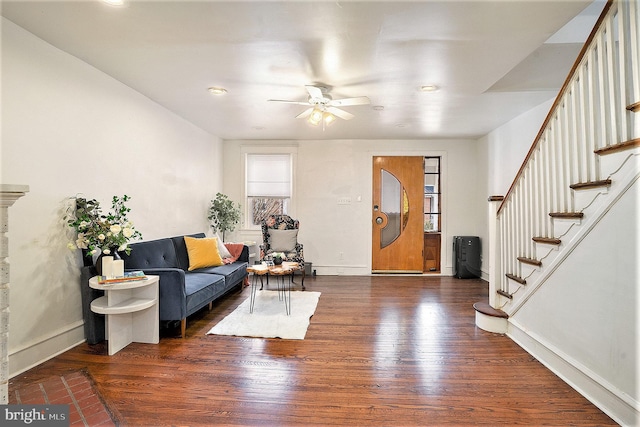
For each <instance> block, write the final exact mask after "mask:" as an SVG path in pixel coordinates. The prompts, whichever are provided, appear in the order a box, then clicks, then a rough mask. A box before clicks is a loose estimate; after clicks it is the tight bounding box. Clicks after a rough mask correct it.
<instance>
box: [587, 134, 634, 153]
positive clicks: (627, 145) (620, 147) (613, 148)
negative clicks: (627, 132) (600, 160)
mask: <svg viewBox="0 0 640 427" xmlns="http://www.w3.org/2000/svg"><path fill="white" fill-rule="evenodd" d="M635 147H640V138H636V139H631V140H629V141H626V142H622V143H620V144H615V145H610V146H608V147H603V148H598V149H597V150H595V151H594V153H596V154H598V155H600V156H604V155H607V154H613V153H617V152H619V151H624V150H630V149H632V148H635Z"/></svg>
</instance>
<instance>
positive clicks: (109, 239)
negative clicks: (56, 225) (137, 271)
mask: <svg viewBox="0 0 640 427" xmlns="http://www.w3.org/2000/svg"><path fill="white" fill-rule="evenodd" d="M75 200H76V203H75V209H74V210H73V211H71V209H70V211H69V212H67V215H66V216H65V221H66V222H67V224H68V225H69V227H71V228H73V229H74V230H75V231H76V232H77V238H76V240H75V242H69V244H68V247H69V249H72V250H75V249H83V250H85V251H86V255H87V256H93V255H100V257H105V256H109V257H112V258H111V259H109V258H107V261H106V263H105V264H107V265H108V266H109V267H110V271H108V274H109V275H111V274H112V271H113V270H114V268H115V273H118V272H119V271H120V269H122V270H123V272H124V262H123V261H122V260H121V259H120V256H119V254H118V252H125V253H126V254H127V255H128V254H130V253H131V248H129V245H128V244H129V241H131V240H134V239H142V233H140V232H139V231H137V230H136V229H135V228H134V226H133V223H132V222H131V221H129V219H128V218H127V214H128V213H129V212H130V211H131V209H130V208H128V207H127V205H126V202H128V201H129V200H131V197H129V196H127V195H126V194H125V195H124V196H122V197H118V196H113V199H112V200H111V211H109V212H108V213H106V214H104V213H102V208H101V207H100V202H98V201H96V200H95V199H89V200H88V199H85V198H84V197H76V199H75ZM96 269H97V270H98V274H99V275H101V276H102V275H103V271H102V259H101V258H99V259H97V260H96Z"/></svg>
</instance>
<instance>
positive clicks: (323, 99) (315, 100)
mask: <svg viewBox="0 0 640 427" xmlns="http://www.w3.org/2000/svg"><path fill="white" fill-rule="evenodd" d="M305 88H306V89H307V92H309V99H308V100H307V101H306V102H304V101H287V100H283V99H269V101H270V102H284V103H287V104H296V105H307V106H309V108H307V109H306V110H304V111H303V112H302V113H300V114H298V115H297V116H296V119H307V121H308V122H309V123H311V124H312V125H315V126H317V125H318V124H320V123H321V122H322V125H323V127H324V125H329V124H331V123H333V122H334V121H335V120H336V117H339V118H341V119H343V120H351V119H352V118H354V117H355V116H354V115H353V114H351V113H349V112H348V111H345V110H342V109H340V108H337V107H349V106H352V105H366V104H369V103H370V102H371V101H370V100H369V98H367V97H366V96H358V97H355V98H342V99H333V98H331V95H329V93H328V89H327V88H326V87H324V86H311V85H307V86H305Z"/></svg>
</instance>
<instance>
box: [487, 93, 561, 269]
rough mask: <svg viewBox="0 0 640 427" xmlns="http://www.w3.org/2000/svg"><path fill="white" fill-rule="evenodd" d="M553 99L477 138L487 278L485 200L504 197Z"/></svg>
mask: <svg viewBox="0 0 640 427" xmlns="http://www.w3.org/2000/svg"><path fill="white" fill-rule="evenodd" d="M553 101H554V100H553V99H550V100H549V101H547V102H544V103H542V104H540V105H539V106H537V107H535V108H533V109H531V110H529V111H527V112H526V113H523V114H521V115H519V116H518V117H516V118H514V119H513V120H511V121H509V122H507V123H505V124H504V125H502V126H500V127H499V128H497V129H494V130H493V131H491V132H490V133H489V134H487V135H486V136H484V137H482V138H480V139H479V140H478V143H477V144H478V167H479V176H481V177H483V178H486V181H482V182H480V183H479V184H478V185H479V188H478V200H477V203H479V204H480V206H482V209H484V211H483V212H484V217H483V218H481V219H480V224H479V231H478V235H479V236H480V240H481V241H482V242H483V245H482V258H483V259H482V277H483V278H485V279H486V280H489V262H490V257H489V251H488V249H489V240H488V239H489V234H488V232H489V221H493V220H495V217H494V215H493V214H492V212H493V211H492V210H491V207H490V206H489V202H488V201H487V200H488V199H489V197H491V196H506V194H507V191H509V187H510V186H511V183H512V182H513V180H514V179H515V177H516V174H517V173H518V170H520V166H522V163H523V162H524V159H525V157H526V156H527V153H528V152H529V149H530V148H531V146H532V144H533V141H534V139H535V137H536V135H537V134H538V132H539V131H540V128H541V127H542V123H543V121H544V119H545V118H546V117H547V114H548V113H549V110H550V109H551V106H552V105H553Z"/></svg>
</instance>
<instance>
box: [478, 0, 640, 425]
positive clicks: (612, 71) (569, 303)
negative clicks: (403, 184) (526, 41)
mask: <svg viewBox="0 0 640 427" xmlns="http://www.w3.org/2000/svg"><path fill="white" fill-rule="evenodd" d="M639 25H640V6H639V5H638V1H637V0H623V1H610V2H608V3H607V4H606V6H605V7H604V10H603V12H602V15H601V16H600V18H599V20H598V22H597V24H596V27H595V28H594V30H593V32H592V33H591V35H590V37H589V39H588V40H587V42H586V44H585V46H584V48H583V49H582V51H581V53H580V55H579V57H578V59H577V61H576V63H575V65H574V67H573V69H572V70H571V73H570V75H569V77H568V78H567V80H566V81H565V84H564V85H563V87H562V89H561V90H560V92H559V95H558V97H557V98H556V100H555V102H554V104H553V106H552V108H551V111H550V112H549V114H548V116H547V118H546V119H545V122H544V123H543V125H542V128H541V130H540V132H539V133H538V135H537V137H536V139H535V141H534V143H533V145H532V147H531V149H530V151H529V153H528V154H527V157H526V159H525V161H524V163H523V164H522V166H521V168H520V170H519V172H518V174H517V175H516V178H515V180H514V181H513V184H512V185H511V187H510V189H509V191H508V192H507V194H506V196H505V197H500V196H493V197H491V198H490V199H489V202H490V204H491V205H492V206H493V209H494V212H495V214H496V216H495V223H490V230H489V251H490V266H489V279H490V290H489V304H482V303H478V304H476V306H475V309H476V324H477V325H478V326H479V327H480V328H483V329H486V330H489V331H491V332H498V333H506V334H507V335H508V336H510V337H511V338H512V339H514V340H515V341H516V342H517V343H518V344H520V345H521V346H522V347H524V348H525V349H526V350H527V351H529V352H530V353H532V354H533V355H534V356H536V357H537V358H539V359H540V360H541V361H542V362H543V363H544V364H545V365H547V366H548V367H549V368H550V369H552V370H554V371H555V372H556V373H557V374H558V375H559V376H560V377H561V378H563V379H564V380H565V381H567V382H569V383H570V384H571V385H572V386H573V387H575V388H576V389H578V391H581V392H582V393H583V394H584V395H585V396H586V397H587V398H588V399H590V400H591V401H592V402H593V403H594V404H596V405H597V406H599V407H600V408H601V409H602V410H603V411H605V412H606V413H607V414H609V415H610V416H611V417H612V418H614V420H616V421H617V422H619V423H621V424H623V425H636V424H638V425H640V399H639V393H640V391H638V387H634V386H631V385H630V383H629V381H627V380H626V379H625V375H626V376H627V377H628V376H632V377H634V376H635V377H636V378H638V376H640V363H636V362H637V360H639V359H640V354H638V349H640V342H639V341H640V326H639V325H638V324H637V323H640V322H637V316H636V315H637V311H638V307H637V304H638V302H640V296H638V283H637V280H638V277H637V275H636V276H635V277H634V276H633V274H632V273H627V272H623V273H622V274H620V275H619V276H620V277H622V278H619V277H618V274H617V273H616V271H617V270H616V269H618V270H620V271H622V268H623V267H624V268H627V269H628V268H632V269H633V268H636V267H635V266H637V264H638V259H636V258H635V257H637V253H636V254H633V253H632V254H629V255H628V256H629V257H631V258H629V259H623V260H621V261H620V262H619V264H620V265H618V266H616V265H598V263H594V262H591V263H590V264H587V263H581V262H580V256H583V255H580V254H584V253H591V254H593V253H597V251H598V250H602V249H603V250H607V251H610V250H612V249H611V245H609V246H603V247H602V248H599V247H598V244H597V242H594V238H593V236H601V235H606V231H605V234H602V233H603V227H611V218H613V217H614V216H613V215H611V216H608V215H609V214H610V212H614V211H615V212H618V211H619V209H620V208H616V206H625V207H626V209H628V207H629V206H638V205H639V202H638V194H639V193H640V191H639V190H638V185H637V181H638V178H639V177H640V32H639ZM616 209H617V210H616ZM636 214H637V209H635V212H634V209H631V211H630V212H629V215H632V216H633V215H636ZM618 215H619V214H618ZM617 218H620V217H619V216H618V217H617ZM625 222H627V221H625ZM628 223H629V225H628V230H627V234H626V236H623V237H626V238H628V239H638V218H637V216H636V217H635V218H633V219H630V220H629V221H628ZM614 229H615V230H614ZM594 230H597V232H595V231H594ZM615 232H617V227H615V224H614V227H612V229H611V233H615ZM590 236H591V237H590ZM585 244H589V245H590V246H589V248H585V246H584V245H585ZM581 245H582V246H581ZM636 246H637V245H636ZM630 252H633V250H632V251H630ZM623 256H627V255H623ZM583 258H584V256H583ZM604 258H606V257H603V259H604ZM585 259H586V258H585ZM589 259H591V258H589ZM594 259H597V257H595V258H594ZM612 263H613V264H616V263H618V261H616V260H615V258H614V261H613V262H612ZM607 268H611V270H612V271H611V278H610V279H608V278H607V279H606V280H601V279H600V281H599V282H597V283H592V282H591V281H590V280H589V273H588V271H591V269H593V271H594V272H601V271H604V270H606V269H607ZM570 269H573V271H574V272H576V273H579V274H575V277H576V280H581V281H584V282H585V286H584V289H581V288H580V284H577V283H570V282H571V280H572V276H571V275H567V273H566V272H567V270H570ZM593 276H594V277H595V276H598V277H599V276H600V274H594V275H593ZM578 278H580V279H578ZM634 281H635V282H636V283H633V282H634ZM629 282H631V283H629ZM621 290H622V291H624V292H622V291H621ZM608 295H610V296H611V298H612V301H613V300H615V303H614V302H611V301H608V300H606V299H605V300H602V297H603V296H604V297H605V298H607V296H608ZM598 298H600V300H598ZM558 301H562V304H560V303H558ZM600 302H602V304H600ZM550 307H553V310H551V309H550ZM583 307H584V309H585V310H587V311H590V313H589V315H590V316H592V317H587V315H585V314H583V313H582V311H581V309H582V308H583ZM599 307H602V308H607V309H600V308H599ZM617 311H619V313H621V314H620V316H622V317H624V318H625V321H626V323H622V324H621V325H618V324H617V323H616V321H615V320H610V318H609V316H611V317H614V318H616V316H617V313H616V312H617ZM593 316H596V319H598V320H593V319H594V317H593ZM634 318H635V321H636V324H635V325H634V320H633V319H634ZM576 319H586V320H587V321H585V322H584V328H586V329H588V328H591V329H593V332H590V331H589V330H586V331H585V330H583V329H581V327H580V321H579V320H576ZM610 321H611V324H612V325H617V326H622V327H623V328H624V327H627V326H628V328H630V330H631V333H628V332H619V331H618V330H617V329H616V328H611V330H610V331H608V332H606V333H602V332H601V331H599V328H598V327H593V324H596V325H597V322H600V324H603V325H606V324H608V323H607V322H610ZM576 325H577V326H576ZM589 325H591V326H589ZM618 329H621V328H618ZM609 335H610V336H609ZM589 341H591V342H593V343H599V346H598V347H596V348H591V347H589V346H587V343H588V342H589ZM629 341H631V342H629ZM629 357H631V358H633V359H632V361H629V360H626V358H629ZM607 363H609V366H607ZM616 364H617V365H616Z"/></svg>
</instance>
